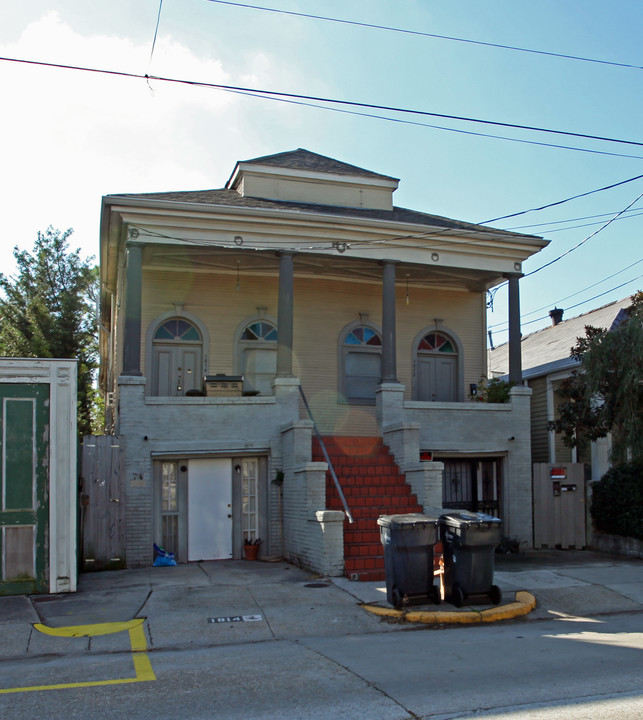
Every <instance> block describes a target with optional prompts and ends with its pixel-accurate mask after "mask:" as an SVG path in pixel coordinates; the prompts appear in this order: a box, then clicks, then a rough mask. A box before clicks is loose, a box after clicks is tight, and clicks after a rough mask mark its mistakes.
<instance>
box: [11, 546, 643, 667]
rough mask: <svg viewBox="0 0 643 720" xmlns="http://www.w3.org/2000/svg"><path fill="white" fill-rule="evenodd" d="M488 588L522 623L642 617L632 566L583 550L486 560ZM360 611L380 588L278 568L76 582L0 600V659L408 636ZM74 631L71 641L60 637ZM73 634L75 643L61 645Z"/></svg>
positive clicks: (200, 569)
mask: <svg viewBox="0 0 643 720" xmlns="http://www.w3.org/2000/svg"><path fill="white" fill-rule="evenodd" d="M494 580H495V582H496V584H498V585H499V586H500V587H501V589H502V591H503V602H502V604H501V606H507V605H509V604H511V603H513V602H514V600H515V597H516V593H517V592H520V591H528V593H531V595H533V596H534V597H535V600H536V603H535V605H536V607H535V608H534V609H533V610H531V611H530V612H528V614H526V615H524V616H523V617H522V618H521V620H523V621H534V620H538V619H543V618H548V619H552V618H557V617H560V618H565V617H570V616H574V617H579V616H580V617H587V616H595V615H598V614H605V613H619V612H641V611H643V560H635V559H632V560H630V559H626V558H617V557H613V556H607V555H603V554H599V553H592V552H586V551H578V552H577V551H540V552H539V551H530V552H527V553H521V554H519V555H510V556H502V555H498V556H496V572H495V577H494ZM364 604H368V605H375V606H378V607H381V608H387V607H389V608H390V606H388V604H387V602H386V586H385V583H383V582H382V583H359V582H350V581H349V580H347V579H344V578H332V579H331V578H319V577H317V576H312V575H311V574H310V573H308V572H306V571H304V570H301V569H298V568H295V567H293V566H292V565H289V564H287V563H285V562H277V563H263V562H245V561H233V560H230V561H212V562H200V563H191V564H188V565H179V566H177V567H161V568H154V567H149V568H144V569H138V570H119V571H113V572H103V573H85V574H82V575H81V576H80V581H79V591H78V592H77V593H76V594H73V595H45V596H38V595H34V596H29V597H26V596H11V597H1V598H0V638H1V639H2V642H0V660H2V659H5V660H6V659H11V658H18V657H25V656H28V657H34V656H38V655H52V654H53V655H60V654H63V655H64V654H74V653H88V652H89V653H102V652H129V651H131V650H132V639H131V637H130V634H129V633H128V632H124V631H123V629H126V627H125V625H123V623H126V622H127V621H131V620H133V619H134V618H145V623H144V625H143V627H144V633H145V634H144V640H145V643H146V649H148V650H157V649H182V648H199V647H210V646H219V645H229V644H239V643H246V642H248V643H256V642H265V641H271V640H297V639H300V638H305V637H332V636H347V635H361V634H366V633H387V632H396V631H399V630H400V629H403V628H408V627H414V626H420V625H419V624H417V625H416V624H415V623H414V622H409V621H408V619H412V618H413V617H414V616H409V618H399V619H398V622H390V621H387V618H384V619H383V618H381V617H380V616H378V615H376V614H374V613H372V612H367V611H366V610H365V609H364V607H363V605H364ZM501 606H499V607H501ZM489 607H490V606H484V607H475V606H474V607H471V606H470V607H462V608H461V609H459V610H456V609H455V608H454V607H453V606H451V605H449V604H448V603H442V604H441V605H439V606H436V605H428V606H424V607H423V606H414V607H413V608H412V609H413V611H417V612H420V613H421V612H423V611H431V612H432V613H434V612H435V611H436V610H437V611H439V612H440V613H444V614H443V615H442V619H441V620H440V619H438V620H435V619H432V620H431V621H430V624H432V625H436V626H440V625H444V624H447V623H448V622H449V619H448V618H449V616H451V615H453V613H471V612H474V613H476V612H480V611H481V610H483V609H486V608H489ZM415 617H419V616H417V615H416V616H415ZM430 617H433V616H430ZM498 619H501V618H498ZM400 621H403V622H400ZM425 622H426V620H425ZM118 623H120V625H119V624H118ZM78 626H80V628H79V629H77V630H76V631H73V633H72V632H71V631H63V630H60V629H61V628H70V627H76V628H77V627H78ZM39 627H40V630H39V629H38V628H39ZM50 629H53V630H50ZM74 633H76V634H77V635H79V636H78V637H74V636H70V634H72V635H73V634H74Z"/></svg>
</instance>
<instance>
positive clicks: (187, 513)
mask: <svg viewBox="0 0 643 720" xmlns="http://www.w3.org/2000/svg"><path fill="white" fill-rule="evenodd" d="M397 185H398V180H396V179H395V178H392V177H388V176H385V175H380V174H378V173H375V172H370V171H368V170H364V169H362V168H358V167H355V166H353V165H348V164H346V163H343V162H339V161H337V160H334V159H332V158H328V157H324V156H321V155H317V154H315V153H312V152H309V151H307V150H302V149H299V150H295V151H292V152H284V153H280V154H277V155H271V156H267V157H261V158H255V159H253V160H248V161H244V162H238V163H237V165H236V167H235V168H234V171H233V173H232V175H231V177H230V179H229V180H228V182H227V183H226V186H225V188H223V189H219V190H203V191H185V192H162V193H146V194H136V195H109V196H106V197H104V198H103V208H102V220H101V250H100V253H101V338H100V348H101V375H100V384H101V388H102V390H103V391H104V392H105V393H106V398H107V407H108V423H109V427H110V430H111V431H112V432H113V433H114V434H115V435H118V436H119V439H120V444H121V448H122V452H123V453H124V460H123V468H124V478H125V498H124V502H125V522H126V543H127V553H126V554H127V564H128V566H130V567H136V566H141V565H147V564H149V563H151V561H152V558H153V550H152V546H153V543H154V542H156V543H158V544H161V545H163V546H164V547H166V548H167V549H170V550H172V551H174V552H175V553H176V554H177V556H178V560H179V561H180V562H183V561H191V560H199V559H210V558H211V559H216V558H230V557H234V558H239V557H242V556H243V555H242V545H243V540H244V538H245V537H248V536H249V537H260V538H261V540H262V545H261V553H262V555H263V556H264V557H277V556H282V555H283V556H286V557H287V558H289V559H291V560H292V561H293V562H298V563H301V564H302V565H304V566H306V567H309V568H311V569H314V570H316V571H318V572H320V573H327V574H341V573H343V572H346V573H347V574H348V575H349V576H351V577H355V578H359V577H374V574H373V573H375V572H381V569H382V567H383V565H382V558H381V556H382V552H381V545H380V542H379V533H378V528H377V524H376V518H377V516H378V515H379V514H388V513H396V512H408V511H418V510H422V509H429V508H431V507H441V506H442V505H443V503H444V504H445V505H450V506H451V507H454V506H455V507H465V506H466V507H476V508H481V509H489V510H493V511H494V512H495V513H497V514H499V515H500V516H501V517H502V518H503V519H504V521H505V530H506V533H507V534H509V535H512V536H514V537H519V538H521V539H523V540H525V541H527V542H531V517H532V513H531V481H530V455H531V449H530V440H529V402H530V394H531V392H530V391H529V390H528V389H526V388H522V387H518V388H516V389H514V391H513V393H512V396H511V402H510V403H507V404H504V405H490V404H484V403H478V402H471V401H470V393H471V390H472V386H473V385H475V383H477V381H478V380H479V379H480V377H482V376H486V374H487V365H486V348H485V345H486V343H485V339H486V320H485V315H486V312H485V309H486V304H485V299H486V298H485V294H486V291H487V290H488V289H489V288H491V287H493V286H495V285H497V284H499V283H501V282H504V281H505V280H506V279H507V278H508V279H509V285H510V293H509V297H510V300H509V314H510V317H511V318H512V330H511V342H512V347H513V349H514V352H513V354H512V373H513V375H514V376H518V377H519V376H520V355H519V339H520V331H519V325H518V308H519V303H518V280H519V278H520V276H521V267H522V262H523V261H524V260H526V259H527V258H528V257H530V256H531V255H533V254H534V253H536V252H538V251H539V250H540V249H541V248H542V247H544V246H545V245H546V241H543V240H542V239H541V238H538V237H534V236H530V235H521V234H517V233H512V232H506V231H501V230H494V229H492V228H488V227H484V226H480V225H472V224H468V223H464V222H458V221H455V220H449V219H447V218H443V217H438V216H435V215H428V214H425V213H421V212H415V211H412V210H406V209H404V208H399V207H394V205H393V192H394V191H395V189H396V188H397ZM517 350H518V352H516V351H517ZM300 388H301V390H303V392H304V393H305V397H306V398H307V401H308V405H309V406H310V409H311V411H312V415H313V417H314V419H315V421H316V423H317V425H318V427H319V430H320V432H321V434H322V436H324V438H325V441H326V442H325V445H326V447H327V451H328V454H329V456H330V458H331V459H332V461H333V462H332V464H333V465H334V466H335V470H336V472H337V475H338V476H339V478H340V480H341V482H342V485H343V494H344V495H345V496H346V502H347V505H348V508H349V510H350V512H351V514H352V517H353V518H354V520H355V522H354V523H352V524H351V523H349V522H348V521H347V520H346V521H345V515H344V512H342V509H343V505H342V504H341V499H340V497H339V494H338V493H337V491H336V490H335V487H334V484H333V483H332V482H330V484H329V485H328V487H327V485H326V475H327V473H326V470H327V465H326V462H325V456H324V454H323V449H322V448H321V446H320V445H319V443H318V441H316V440H315V442H313V424H312V422H311V421H310V419H309V417H308V415H307V412H306V409H305V406H304V399H303V396H302V395H301V394H300ZM387 450H388V451H390V452H387ZM421 457H422V458H423V459H424V461H423V460H421ZM275 480H277V481H278V482H275ZM369 573H370V574H369Z"/></svg>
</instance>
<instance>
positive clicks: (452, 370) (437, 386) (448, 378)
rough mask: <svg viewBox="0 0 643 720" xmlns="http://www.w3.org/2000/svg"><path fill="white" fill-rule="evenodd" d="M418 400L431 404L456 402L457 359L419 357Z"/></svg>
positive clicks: (448, 357) (437, 356)
mask: <svg viewBox="0 0 643 720" xmlns="http://www.w3.org/2000/svg"><path fill="white" fill-rule="evenodd" d="M417 399H418V400H424V401H429V402H453V401H455V400H456V358H455V357H450V356H447V357H440V356H439V355H436V356H430V355H426V356H422V355H420V356H418V359H417Z"/></svg>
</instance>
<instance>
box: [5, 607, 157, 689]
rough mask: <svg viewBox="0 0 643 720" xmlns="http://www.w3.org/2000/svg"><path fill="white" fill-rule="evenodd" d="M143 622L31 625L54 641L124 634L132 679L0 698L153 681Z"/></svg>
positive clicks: (68, 685) (66, 685)
mask: <svg viewBox="0 0 643 720" xmlns="http://www.w3.org/2000/svg"><path fill="white" fill-rule="evenodd" d="M144 622H145V618H137V619H136V620H128V621H127V622H114V623H96V624H95V625H71V626H69V627H61V628H52V627H48V626H47V625H42V624H41V623H36V624H34V628H35V629H36V630H37V631H38V632H41V633H44V634H45V635H51V636H54V637H67V638H74V637H96V636H97V635H111V634H113V633H118V632H123V631H124V630H127V631H128V633H129V638H130V646H131V648H132V662H133V663H134V673H135V676H134V677H133V678H115V679H114V680H90V681H87V682H77V683H58V684H55V685H32V686H30V687H19V688H5V689H0V695H7V694H9V693H20V692H34V691H37V690H62V689H67V688H84V687H99V686H101V685H125V684H129V683H138V682H150V681H152V680H156V675H155V674H154V670H152V664H151V663H150V659H149V657H148V655H147V642H146V640H145V632H144V630H143V623H144Z"/></svg>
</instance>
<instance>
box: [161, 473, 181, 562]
mask: <svg viewBox="0 0 643 720" xmlns="http://www.w3.org/2000/svg"><path fill="white" fill-rule="evenodd" d="M161 538H162V540H161V542H162V547H163V549H165V550H167V551H168V552H172V553H174V554H175V556H176V557H177V559H178V549H179V496H178V477H177V463H175V462H164V463H162V465H161Z"/></svg>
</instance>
